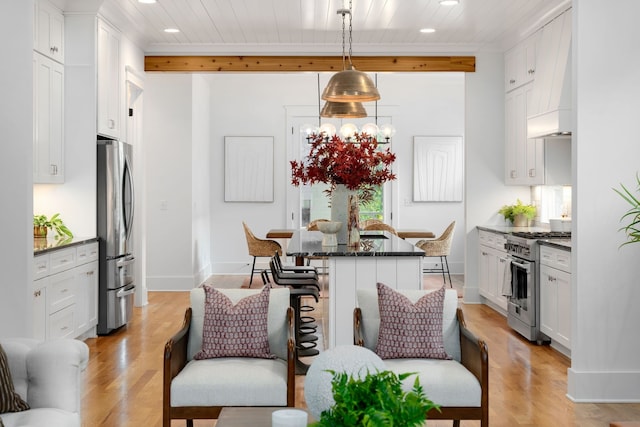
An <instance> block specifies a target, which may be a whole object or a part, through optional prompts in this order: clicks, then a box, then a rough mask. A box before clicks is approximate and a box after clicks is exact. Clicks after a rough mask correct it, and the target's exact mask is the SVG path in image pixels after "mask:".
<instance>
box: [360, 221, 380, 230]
mask: <svg viewBox="0 0 640 427" xmlns="http://www.w3.org/2000/svg"><path fill="white" fill-rule="evenodd" d="M381 223H382V221H380V220H379V219H375V218H369V219H365V220H364V221H360V229H361V230H364V229H365V228H366V227H368V226H369V225H371V224H381Z"/></svg>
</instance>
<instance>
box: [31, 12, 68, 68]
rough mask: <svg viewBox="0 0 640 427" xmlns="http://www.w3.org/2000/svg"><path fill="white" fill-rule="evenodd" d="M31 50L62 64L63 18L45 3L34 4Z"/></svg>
mask: <svg viewBox="0 0 640 427" xmlns="http://www.w3.org/2000/svg"><path fill="white" fill-rule="evenodd" d="M34 17H35V22H34V26H33V30H34V35H33V49H34V50H36V51H38V52H40V53H41V54H43V55H46V56H48V57H49V58H51V59H53V60H55V61H58V62H60V63H64V16H63V15H62V12H61V11H60V10H59V9H56V8H55V7H54V6H53V5H51V4H50V3H48V2H46V1H36V2H35V3H34Z"/></svg>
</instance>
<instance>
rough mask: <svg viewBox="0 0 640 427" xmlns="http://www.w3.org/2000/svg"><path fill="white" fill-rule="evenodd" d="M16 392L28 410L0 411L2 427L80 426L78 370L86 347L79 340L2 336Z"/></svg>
mask: <svg viewBox="0 0 640 427" xmlns="http://www.w3.org/2000/svg"><path fill="white" fill-rule="evenodd" d="M0 344H2V348H3V349H4V351H5V353H6V354H7V360H8V362H9V368H10V370H11V376H12V379H13V383H14V386H15V390H16V392H17V393H18V394H19V395H20V397H22V399H24V400H25V401H26V402H27V403H28V404H29V406H30V407H31V409H29V410H26V411H22V412H9V413H4V414H0V418H2V422H3V423H4V425H5V427H18V426H20V427H28V426H33V427H36V426H38V427H39V426H47V427H80V425H81V420H80V408H81V397H82V396H81V391H82V371H84V370H85V368H86V367H87V362H88V361H89V348H88V347H87V345H86V344H85V343H84V342H82V341H79V340H73V339H60V340H51V341H44V342H43V341H38V340H33V339H27V338H3V339H0Z"/></svg>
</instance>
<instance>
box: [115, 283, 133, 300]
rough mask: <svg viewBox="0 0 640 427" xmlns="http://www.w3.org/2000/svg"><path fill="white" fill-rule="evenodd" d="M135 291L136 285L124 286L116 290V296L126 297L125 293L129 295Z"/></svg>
mask: <svg viewBox="0 0 640 427" xmlns="http://www.w3.org/2000/svg"><path fill="white" fill-rule="evenodd" d="M135 291H136V287H135V286H134V285H131V286H127V287H125V288H122V289H120V290H119V291H118V292H116V298H122V297H126V296H127V295H131V294H132V293H134V292H135Z"/></svg>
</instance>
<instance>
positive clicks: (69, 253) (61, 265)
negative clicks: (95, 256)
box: [49, 248, 76, 274]
mask: <svg viewBox="0 0 640 427" xmlns="http://www.w3.org/2000/svg"><path fill="white" fill-rule="evenodd" d="M49 260H50V261H49V272H50V273H51V274H53V273H58V272H60V271H65V270H68V269H70V268H73V267H75V265H76V248H69V249H60V250H57V251H53V252H51V253H50V254H49Z"/></svg>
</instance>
